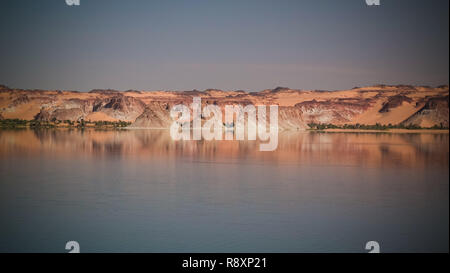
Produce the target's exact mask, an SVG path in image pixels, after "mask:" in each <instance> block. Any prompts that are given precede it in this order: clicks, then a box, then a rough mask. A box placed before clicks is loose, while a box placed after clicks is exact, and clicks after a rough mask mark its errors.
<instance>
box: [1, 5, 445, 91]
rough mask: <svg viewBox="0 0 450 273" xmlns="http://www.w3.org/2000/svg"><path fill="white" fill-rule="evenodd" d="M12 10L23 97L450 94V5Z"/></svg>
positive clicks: (8, 45) (4, 39)
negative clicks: (363, 89) (366, 90)
mask: <svg viewBox="0 0 450 273" xmlns="http://www.w3.org/2000/svg"><path fill="white" fill-rule="evenodd" d="M1 4H2V6H1V8H0V9H1V11H2V16H0V32H1V36H0V37H1V43H0V60H1V66H0V83H2V84H6V85H8V86H11V87H16V88H37V89H63V90H80V91H88V90H90V89H94V88H113V89H118V90H127V89H138V90H159V89H162V90H191V89H201V90H202V89H206V88H219V89H226V90H231V89H243V90H247V91H259V90H262V89H266V88H274V87H276V86H288V87H291V88H299V89H327V90H335V89H345V88H352V87H354V86H362V85H371V84H376V83H386V84H414V85H439V84H448V73H449V27H448V23H449V16H448V9H449V1H448V0H426V1H425V0H420V1H419V0H416V1H414V0H381V5H380V6H378V7H373V6H372V7H369V6H367V5H366V4H365V1H364V0H346V1H345V0H342V1H336V0H310V1H300V0H296V1H283V0H281V1H265V0H258V1H256V0H255V1H247V0H236V1H234V0H227V1H219V0H204V1H195V0H189V1H188V0H186V1H175V0H162V1H149V0H142V1H137V0H127V1H114V0H110V1H101V0H81V5H80V6H78V7H73V6H72V7H69V6H67V5H66V4H65V1H64V0H42V1H32V0H28V1H27V0H9V1H2V3H1Z"/></svg>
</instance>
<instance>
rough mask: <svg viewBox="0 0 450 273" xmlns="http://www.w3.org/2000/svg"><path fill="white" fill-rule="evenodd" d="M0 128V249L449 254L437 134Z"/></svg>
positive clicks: (444, 167) (443, 158)
mask: <svg viewBox="0 0 450 273" xmlns="http://www.w3.org/2000/svg"><path fill="white" fill-rule="evenodd" d="M258 148H259V146H258V144H257V143H256V142H238V141H218V142H214V141H213V142H210V141H206V142H194V141H184V142H173V141H172V140H171V139H170V136H169V134H168V132H166V131H162V130H161V131H159V130H124V131H95V130H85V131H80V130H72V131H69V130H63V129H61V130H38V131H33V130H0V219H1V225H0V252H65V249H64V247H65V243H66V242H67V241H70V240H75V241H78V242H79V243H80V246H81V251H82V252H365V250H364V246H365V243H366V242H367V241H370V240H375V241H378V242H379V243H380V245H381V251H382V252H393V251H402V252H441V251H444V252H447V251H448V250H449V232H448V229H449V182H448V179H449V167H448V164H449V135H448V134H428V133H421V134H390V133H309V132H292V133H280V137H279V146H278V149H277V150H276V151H274V152H259V149H258Z"/></svg>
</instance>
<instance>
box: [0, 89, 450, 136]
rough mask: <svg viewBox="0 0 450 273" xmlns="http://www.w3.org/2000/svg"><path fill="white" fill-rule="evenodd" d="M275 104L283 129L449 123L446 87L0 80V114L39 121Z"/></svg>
mask: <svg viewBox="0 0 450 273" xmlns="http://www.w3.org/2000/svg"><path fill="white" fill-rule="evenodd" d="M194 97H200V98H201V99H202V104H203V105H206V104H214V105H217V106H219V107H220V108H221V109H222V110H224V108H225V105H242V106H246V105H248V104H252V105H278V106H279V118H278V121H279V127H280V128H281V129H294V130H295V129H307V128H308V124H310V123H316V124H317V123H332V124H336V125H341V124H357V123H359V124H367V125H371V124H376V123H379V124H386V125H387V124H389V123H390V124H404V125H411V124H413V125H419V126H422V127H432V126H441V127H448V124H449V121H448V120H449V117H448V114H449V110H448V109H449V102H448V101H449V100H448V97H449V88H448V86H447V85H445V86H439V87H423V86H422V87H421V86H409V85H398V86H389V85H376V86H368V87H357V88H353V89H350V90H342V91H318V90H296V89H289V88H287V87H278V88H275V89H267V90H263V91H261V92H245V91H242V90H238V91H222V90H218V89H207V90H205V91H199V90H192V91H143V90H128V91H125V92H121V91H117V90H111V89H107V90H101V89H96V90H92V91H91V92H77V91H62V90H22V89H13V88H9V87H7V86H3V85H0V113H1V115H0V118H2V117H3V118H5V119H13V118H18V119H26V120H31V119H36V120H41V121H53V120H61V121H64V120H70V121H79V120H85V121H89V120H90V121H127V122H132V125H131V127H135V128H136V127H139V128H141V127H144V128H168V127H169V126H170V124H171V123H172V119H171V118H170V109H171V108H172V106H173V105H175V104H185V105H187V106H190V104H191V103H192V101H193V98H194Z"/></svg>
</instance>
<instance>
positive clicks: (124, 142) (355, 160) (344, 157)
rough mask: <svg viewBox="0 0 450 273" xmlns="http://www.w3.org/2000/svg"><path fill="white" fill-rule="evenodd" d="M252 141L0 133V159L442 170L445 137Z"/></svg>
mask: <svg viewBox="0 0 450 273" xmlns="http://www.w3.org/2000/svg"><path fill="white" fill-rule="evenodd" d="M258 147H259V144H258V143H257V142H256V141H235V140H233V141H173V140H172V139H171V138H170V135H169V132H168V131H167V130H118V131H112V130H93V129H89V130H61V129H59V130H2V131H0V157H11V156H30V157H32V156H56V157H69V158H72V157H77V156H82V157H85V156H92V157H111V156H121V157H127V158H129V159H145V158H184V159H191V160H198V161H225V162H227V161H233V160H240V161H242V159H248V160H251V161H265V162H272V163H277V164H306V165H308V164H312V165H351V166H373V167H414V168H423V167H431V166H434V167H441V168H442V167H444V168H445V167H447V166H448V164H449V135H448V133H441V134H439V133H438V134H436V133H420V134H409V133H402V134H392V133H314V132H282V133H280V135H279V145H278V148H277V150H276V151H273V152H260V151H259V149H258Z"/></svg>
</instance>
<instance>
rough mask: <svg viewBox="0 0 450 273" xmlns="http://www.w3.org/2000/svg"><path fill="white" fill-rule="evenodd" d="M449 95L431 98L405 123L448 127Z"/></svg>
mask: <svg viewBox="0 0 450 273" xmlns="http://www.w3.org/2000/svg"><path fill="white" fill-rule="evenodd" d="M448 119H449V96H445V97H435V98H429V99H428V100H427V102H426V103H425V105H424V106H423V107H422V108H421V109H420V110H419V111H417V112H416V113H415V114H414V115H412V116H411V117H409V118H408V119H406V120H405V121H404V122H403V124H405V125H419V126H422V127H431V126H438V127H446V128H448V125H449V121H448Z"/></svg>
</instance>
